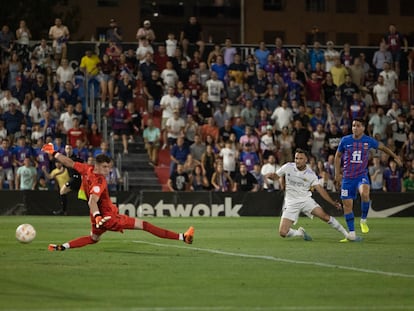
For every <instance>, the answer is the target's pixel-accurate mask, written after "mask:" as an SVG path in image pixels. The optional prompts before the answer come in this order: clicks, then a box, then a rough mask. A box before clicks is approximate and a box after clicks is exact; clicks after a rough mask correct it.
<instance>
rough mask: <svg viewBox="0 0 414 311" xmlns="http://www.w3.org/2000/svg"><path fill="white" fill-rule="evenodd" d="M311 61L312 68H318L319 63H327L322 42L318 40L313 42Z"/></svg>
mask: <svg viewBox="0 0 414 311" xmlns="http://www.w3.org/2000/svg"><path fill="white" fill-rule="evenodd" d="M309 62H310V69H311V70H316V64H317V63H320V64H321V65H324V64H325V55H324V51H323V50H321V44H320V43H319V42H318V41H315V42H314V43H313V49H311V50H310V51H309Z"/></svg>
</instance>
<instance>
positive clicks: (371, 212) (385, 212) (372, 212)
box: [368, 202, 414, 218]
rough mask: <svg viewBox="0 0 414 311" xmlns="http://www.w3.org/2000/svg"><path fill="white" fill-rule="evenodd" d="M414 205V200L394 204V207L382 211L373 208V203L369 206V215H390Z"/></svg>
mask: <svg viewBox="0 0 414 311" xmlns="http://www.w3.org/2000/svg"><path fill="white" fill-rule="evenodd" d="M412 206H414V202H411V203H406V204H401V205H397V206H393V207H390V208H387V209H384V210H382V211H376V210H374V209H373V208H372V205H371V206H370V207H369V211H368V217H373V218H383V217H384V218H385V217H390V216H392V215H394V214H397V213H399V212H402V211H404V210H406V209H409V208H410V207H412Z"/></svg>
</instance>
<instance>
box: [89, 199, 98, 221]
mask: <svg viewBox="0 0 414 311" xmlns="http://www.w3.org/2000/svg"><path fill="white" fill-rule="evenodd" d="M98 201H99V197H98V196H97V195H96V194H93V193H92V194H91V195H90V196H89V201H88V206H89V211H90V213H91V214H92V215H93V216H94V217H95V216H96V215H97V214H100V211H99V207H98Z"/></svg>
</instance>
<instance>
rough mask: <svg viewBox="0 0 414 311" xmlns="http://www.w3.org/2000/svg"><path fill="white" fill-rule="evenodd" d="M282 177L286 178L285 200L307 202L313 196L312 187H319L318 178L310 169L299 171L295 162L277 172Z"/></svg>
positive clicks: (285, 165)
mask: <svg viewBox="0 0 414 311" xmlns="http://www.w3.org/2000/svg"><path fill="white" fill-rule="evenodd" d="M276 174H277V175H278V176H280V177H282V176H284V177H285V184H286V191H285V200H288V201H305V200H306V199H307V198H309V197H311V196H312V192H311V191H310V189H311V187H313V186H316V185H318V176H316V174H315V172H314V171H312V170H311V169H310V168H309V167H306V169H305V170H303V171H299V170H298V169H297V168H296V164H295V163H294V162H289V163H286V164H284V165H283V166H282V167H281V168H280V169H278V170H277V171H276Z"/></svg>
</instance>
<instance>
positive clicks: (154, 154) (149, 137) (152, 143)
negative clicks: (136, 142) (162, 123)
mask: <svg viewBox="0 0 414 311" xmlns="http://www.w3.org/2000/svg"><path fill="white" fill-rule="evenodd" d="M142 137H143V139H144V143H145V149H146V150H147V153H148V157H149V159H150V165H152V166H156V165H157V164H158V150H159V148H160V138H161V133H160V129H159V128H158V127H155V126H154V122H153V119H152V118H149V119H148V120H147V127H146V128H145V129H144V132H143V134H142Z"/></svg>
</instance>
